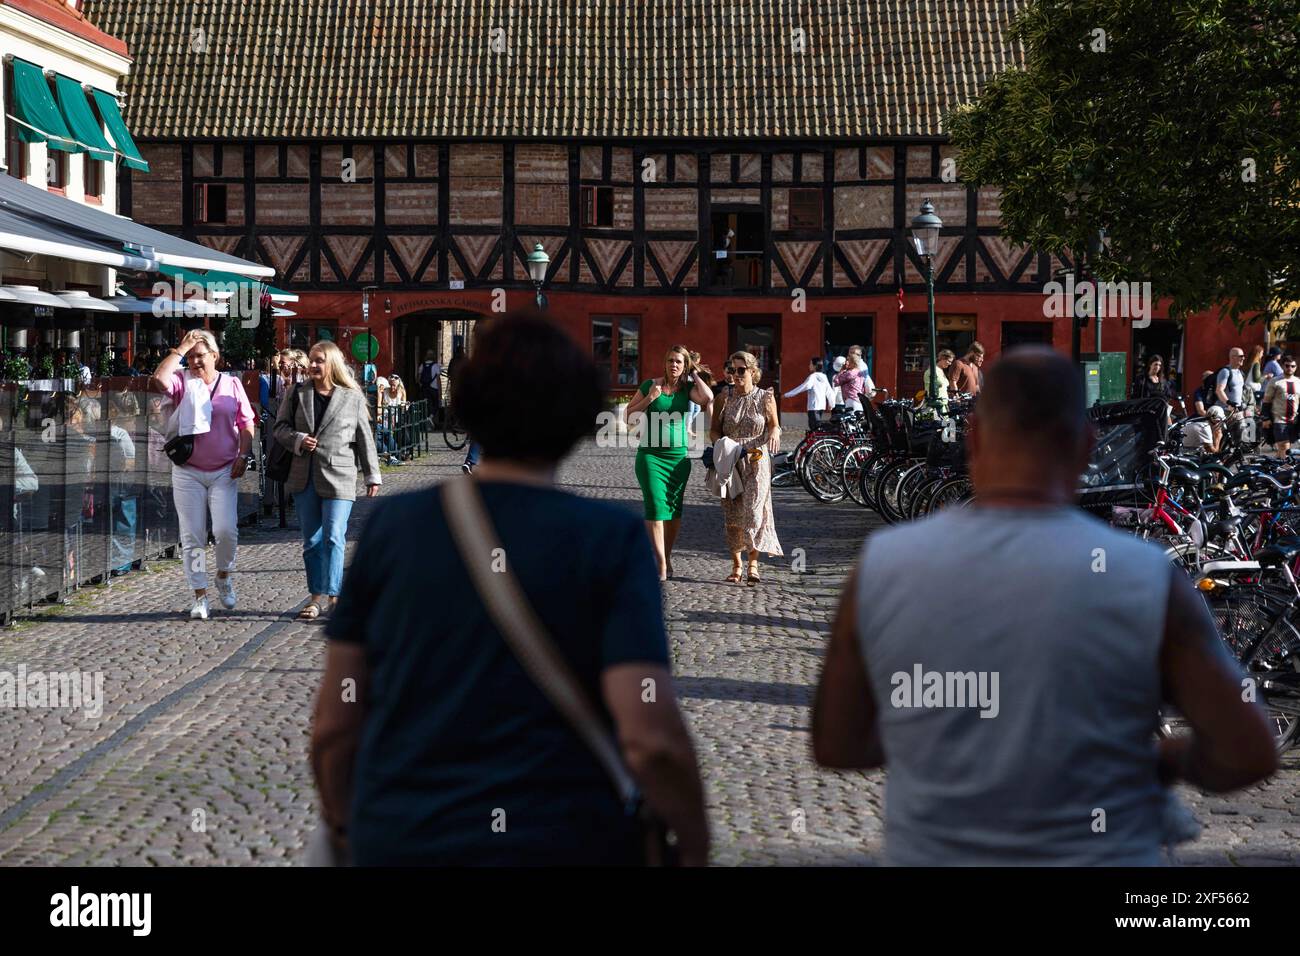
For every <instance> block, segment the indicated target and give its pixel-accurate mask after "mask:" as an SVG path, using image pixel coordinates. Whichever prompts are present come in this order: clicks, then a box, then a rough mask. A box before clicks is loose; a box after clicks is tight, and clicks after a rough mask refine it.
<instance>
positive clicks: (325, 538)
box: [275, 342, 383, 621]
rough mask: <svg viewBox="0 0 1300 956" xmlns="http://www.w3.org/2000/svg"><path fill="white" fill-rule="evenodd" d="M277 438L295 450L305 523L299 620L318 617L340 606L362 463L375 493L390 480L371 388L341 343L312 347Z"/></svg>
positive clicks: (293, 478) (285, 404)
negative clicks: (379, 448) (305, 597)
mask: <svg viewBox="0 0 1300 956" xmlns="http://www.w3.org/2000/svg"><path fill="white" fill-rule="evenodd" d="M275 440H276V441H278V442H279V443H280V444H281V445H283V446H284V447H285V448H287V449H289V450H290V451H291V452H293V454H294V459H293V464H292V465H291V467H290V468H289V478H288V480H287V481H286V482H285V490H287V491H289V492H291V493H292V494H293V504H294V510H295V511H297V513H298V523H299V524H300V525H301V526H302V558H303V564H305V565H306V567H307V589H308V590H309V591H310V592H311V600H310V601H309V602H308V603H307V606H306V607H304V608H303V609H302V611H301V612H300V613H299V615H298V617H299V618H301V619H303V620H308V621H310V620H314V619H315V618H318V617H320V616H321V614H322V613H323V612H324V611H327V610H329V609H330V608H332V607H333V606H334V602H335V601H336V600H337V599H338V593H339V588H340V587H341V586H342V584H343V551H344V548H345V547H346V545H347V533H348V517H349V516H350V515H351V514H352V502H353V501H354V500H355V499H356V497H357V471H358V463H359V464H360V470H361V471H364V472H365V475H366V496H367V497H369V498H373V497H374V496H375V495H377V494H379V486H380V485H381V484H382V483H383V478H382V477H381V476H380V474H379V456H378V455H377V454H376V453H375V429H374V425H373V423H372V422H371V420H370V409H369V407H368V404H367V402H366V395H365V392H363V391H362V390H361V387H360V386H359V385H358V384H357V380H356V379H355V378H353V377H352V373H351V372H349V371H348V367H347V364H346V363H345V362H344V361H343V353H342V351H341V350H340V349H339V347H338V346H337V345H335V344H334V343H333V342H317V343H316V344H315V345H313V346H312V347H311V352H310V353H309V354H308V363H307V381H306V382H304V383H302V384H300V385H298V386H296V387H295V388H294V389H293V390H292V391H290V392H288V393H286V394H285V396H284V399H283V400H282V401H281V402H280V411H279V414H278V415H277V416H276V420H275Z"/></svg>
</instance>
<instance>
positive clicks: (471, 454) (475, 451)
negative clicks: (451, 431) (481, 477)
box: [465, 441, 483, 468]
mask: <svg viewBox="0 0 1300 956" xmlns="http://www.w3.org/2000/svg"><path fill="white" fill-rule="evenodd" d="M482 452H483V449H481V448H480V447H479V444H478V442H476V441H472V442H470V443H469V451H467V452H466V453H465V464H467V465H469V466H470V467H471V468H473V467H475V466H476V465H477V464H478V456H479V455H480V454H482Z"/></svg>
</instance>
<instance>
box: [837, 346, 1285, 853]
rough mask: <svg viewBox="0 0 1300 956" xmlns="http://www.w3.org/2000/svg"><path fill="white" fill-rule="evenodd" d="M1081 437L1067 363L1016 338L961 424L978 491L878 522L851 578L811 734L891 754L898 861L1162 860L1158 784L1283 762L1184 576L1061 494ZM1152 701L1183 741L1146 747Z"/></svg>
mask: <svg viewBox="0 0 1300 956" xmlns="http://www.w3.org/2000/svg"><path fill="white" fill-rule="evenodd" d="M1092 441H1093V435H1092V430H1091V428H1090V427H1089V425H1088V423H1087V420H1086V416H1085V413H1084V393H1083V384H1082V381H1081V379H1080V376H1079V375H1078V373H1077V371H1076V370H1075V368H1074V367H1073V366H1072V365H1071V364H1070V363H1069V361H1068V360H1067V359H1066V358H1065V357H1064V356H1062V355H1060V354H1058V353H1056V352H1053V351H1052V350H1050V349H1045V348H1041V347H1030V348H1024V349H1015V350H1012V351H1010V352H1009V353H1007V355H1005V356H1004V357H1003V358H1002V359H1001V360H1000V361H999V362H998V364H997V365H996V366H994V367H993V369H992V370H991V371H990V372H989V373H988V377H987V380H986V382H985V384H984V388H983V390H982V391H981V393H980V404H979V409H978V412H977V416H976V421H975V425H974V427H973V428H972V429H971V431H970V437H969V439H968V457H969V463H970V471H971V478H972V480H973V482H974V484H975V489H976V493H977V496H978V503H976V504H973V505H971V506H970V507H967V508H958V509H950V510H947V511H944V512H942V513H940V514H938V515H936V516H934V517H932V518H928V519H925V520H923V521H919V522H916V523H914V524H910V525H904V526H900V527H897V528H891V529H888V530H885V531H879V532H876V533H875V534H873V535H872V536H871V537H870V539H868V541H867V543H866V545H865V546H864V548H863V554H862V558H861V560H860V561H859V564H858V567H857V569H856V570H855V571H854V573H853V575H852V576H851V577H850V579H849V581H848V582H847V584H846V585H845V588H844V593H843V596H842V598H841V603H840V608H839V613H838V615H837V617H836V620H835V624H834V627H833V629H832V634H831V639H830V645H829V647H828V649H827V654H826V661H825V665H824V669H823V672H822V677H821V684H820V687H819V688H818V692H817V701H816V705H815V707H814V714H813V749H814V754H815V756H816V759H817V761H818V762H819V763H821V764H822V765H824V766H828V767H842V768H874V767H885V768H886V769H887V771H888V776H887V778H886V789H885V852H886V856H887V858H888V860H889V861H890V862H892V863H896V864H901V865H929V866H933V865H1016V864H1030V865H1075V866H1077V865H1136V866H1144V865H1153V864H1158V863H1160V862H1162V855H1161V851H1160V847H1161V843H1162V836H1163V829H1164V824H1163V819H1164V812H1165V810H1166V808H1167V806H1168V800H1169V794H1168V789H1167V788H1168V787H1169V785H1170V784H1171V783H1172V782H1174V781H1175V780H1178V779H1184V780H1187V781H1189V782H1191V783H1192V784H1194V785H1196V786H1199V787H1201V788H1203V789H1206V790H1211V791H1226V790H1232V789H1235V788H1238V787H1243V786H1246V785H1248V784H1251V783H1254V782H1256V781H1258V780H1260V779H1262V778H1264V777H1266V776H1268V775H1269V774H1271V773H1272V772H1273V770H1274V769H1275V768H1276V765H1277V756H1276V753H1275V751H1274V747H1273V741H1272V737H1271V734H1270V732H1269V729H1268V725H1267V723H1266V721H1265V719H1264V715H1263V712H1262V710H1261V709H1260V708H1259V707H1258V706H1257V705H1255V704H1251V703H1245V702H1243V700H1242V693H1241V675H1240V672H1239V671H1238V669H1237V666H1236V663H1235V662H1234V661H1233V660H1232V659H1231V657H1230V656H1229V655H1228V654H1227V652H1226V651H1225V650H1224V648H1223V645H1222V642H1221V641H1220V640H1219V637H1218V635H1217V633H1216V632H1215V627H1214V622H1213V620H1212V619H1211V617H1210V615H1209V612H1208V610H1207V609H1206V607H1205V604H1204V602H1203V601H1202V600H1201V598H1200V596H1199V595H1198V594H1197V593H1196V592H1195V590H1194V589H1193V588H1192V586H1191V583H1190V582H1189V581H1188V579H1187V578H1186V576H1185V575H1183V574H1182V573H1181V572H1178V571H1175V570H1174V569H1173V567H1172V566H1171V565H1170V564H1169V562H1168V561H1166V560H1165V558H1164V556H1163V554H1162V553H1161V552H1160V550H1159V549H1157V548H1156V547H1154V546H1153V545H1149V544H1146V543H1144V542H1141V541H1138V540H1137V539H1135V538H1133V537H1131V536H1129V535H1125V534H1122V533H1120V532H1118V531H1115V530H1113V529H1111V528H1109V527H1107V526H1106V525H1105V524H1103V523H1102V522H1100V521H1098V520H1096V519H1094V518H1092V517H1090V516H1088V515H1086V514H1085V513H1083V512H1082V511H1080V510H1079V509H1078V508H1077V507H1075V505H1074V498H1075V489H1076V488H1077V487H1078V478H1079V474H1080V473H1081V472H1082V471H1083V468H1084V466H1085V465H1086V463H1087V461H1088V456H1089V452H1090V450H1091V446H1092ZM1162 697H1163V698H1164V699H1165V700H1168V701H1169V702H1171V703H1173V704H1174V705H1175V706H1176V707H1177V708H1178V709H1179V711H1181V712H1182V714H1183V715H1184V716H1185V717H1186V719H1187V722H1188V723H1189V724H1190V726H1191V728H1192V731H1193V732H1192V734H1191V735H1190V736H1189V737H1185V738H1180V739H1177V740H1162V741H1160V742H1159V743H1157V740H1156V738H1155V729H1156V718H1157V712H1158V709H1159V707H1160V704H1161V701H1162Z"/></svg>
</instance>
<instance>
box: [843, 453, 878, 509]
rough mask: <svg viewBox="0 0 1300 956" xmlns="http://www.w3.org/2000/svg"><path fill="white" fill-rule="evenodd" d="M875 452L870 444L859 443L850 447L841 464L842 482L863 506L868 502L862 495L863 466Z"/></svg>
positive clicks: (852, 496) (846, 490)
mask: <svg viewBox="0 0 1300 956" xmlns="http://www.w3.org/2000/svg"><path fill="white" fill-rule="evenodd" d="M874 454H875V449H874V448H872V447H871V446H870V445H857V446H855V447H853V448H850V449H849V451H848V454H846V455H845V456H844V462H843V463H842V464H841V465H840V484H841V485H843V486H844V491H845V492H846V493H847V494H848V496H849V497H850V498H852V499H853V500H854V501H855V502H856V503H857V504H860V505H862V506H863V507H866V505H867V503H866V501H865V500H864V499H863V497H862V481H861V479H862V468H863V466H864V465H865V464H866V463H867V462H868V461H869V460H870V459H871V456H872V455H874Z"/></svg>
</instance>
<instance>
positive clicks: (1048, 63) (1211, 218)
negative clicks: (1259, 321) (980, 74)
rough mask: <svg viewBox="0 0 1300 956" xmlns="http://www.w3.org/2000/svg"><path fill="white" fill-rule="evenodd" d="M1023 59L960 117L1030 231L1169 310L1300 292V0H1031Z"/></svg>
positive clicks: (968, 149) (1007, 225)
mask: <svg viewBox="0 0 1300 956" xmlns="http://www.w3.org/2000/svg"><path fill="white" fill-rule="evenodd" d="M1015 35H1016V36H1017V38H1018V39H1019V42H1020V43H1021V44H1022V47H1023V49H1024V54H1025V65H1024V68H1023V69H1015V70H1010V71H1007V72H1004V73H1001V74H999V75H997V76H996V77H994V78H992V79H991V80H990V82H989V83H988V85H987V86H986V87H985V89H984V90H983V92H982V94H981V95H980V96H979V98H978V99H977V100H976V101H975V102H973V103H969V104H966V105H965V106H963V107H961V108H959V109H957V110H956V111H954V112H953V113H952V114H951V115H950V116H949V117H948V118H947V123H946V126H947V129H948V131H949V133H950V134H951V136H952V140H953V142H954V144H955V145H956V146H957V148H958V150H959V151H960V159H959V161H958V164H959V171H960V175H961V177H962V179H963V180H965V181H966V182H968V183H973V184H975V185H996V186H1000V187H1001V189H1002V199H1001V213H1002V224H1003V229H1004V230H1005V232H1006V233H1007V234H1008V236H1009V237H1010V238H1011V239H1012V240H1013V241H1016V242H1023V243H1028V244H1029V245H1031V246H1033V247H1034V248H1037V249H1041V250H1045V251H1050V252H1055V253H1058V254H1059V253H1062V252H1065V253H1066V254H1067V255H1068V254H1069V250H1077V249H1083V248H1086V247H1087V244H1088V238H1089V236H1095V235H1096V232H1097V230H1098V229H1099V228H1103V229H1105V230H1106V233H1107V236H1108V240H1109V241H1108V249H1106V250H1104V251H1103V252H1102V253H1101V255H1100V256H1099V258H1097V260H1096V263H1095V268H1094V270H1093V271H1094V272H1095V274H1096V275H1097V277H1098V278H1101V279H1110V280H1115V281H1121V280H1125V279H1127V280H1130V281H1139V282H1140V281H1150V282H1151V284H1152V290H1153V292H1154V293H1155V295H1156V296H1157V297H1160V298H1163V297H1169V298H1170V299H1171V300H1172V302H1171V308H1170V312H1171V314H1172V315H1174V316H1177V317H1183V316H1186V315H1187V313H1189V312H1194V311H1200V310H1204V309H1208V308H1212V307H1214V306H1215V305H1216V304H1217V305H1218V306H1219V307H1220V310H1221V313H1222V314H1224V315H1229V316H1231V317H1232V318H1233V319H1234V320H1235V321H1238V322H1241V321H1245V320H1247V319H1249V318H1266V317H1273V316H1276V315H1278V314H1279V313H1281V312H1282V311H1284V309H1285V306H1286V305H1287V304H1288V303H1293V302H1296V301H1300V268H1297V257H1298V256H1300V3H1297V2H1296V0H1032V2H1031V3H1029V5H1028V6H1027V7H1026V8H1025V9H1024V10H1023V11H1022V13H1021V15H1020V17H1019V18H1018V20H1017V22H1016V25H1015Z"/></svg>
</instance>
